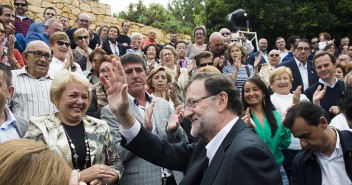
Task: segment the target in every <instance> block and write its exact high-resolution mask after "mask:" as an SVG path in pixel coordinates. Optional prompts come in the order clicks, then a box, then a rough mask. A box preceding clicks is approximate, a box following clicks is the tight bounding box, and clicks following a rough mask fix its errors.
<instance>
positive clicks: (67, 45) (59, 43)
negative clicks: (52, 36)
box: [56, 40, 71, 47]
mask: <svg viewBox="0 0 352 185" xmlns="http://www.w3.org/2000/svg"><path fill="white" fill-rule="evenodd" d="M56 44H57V45H58V46H63V45H66V47H70V45H71V44H70V43H69V42H65V41H62V40H58V41H56Z"/></svg>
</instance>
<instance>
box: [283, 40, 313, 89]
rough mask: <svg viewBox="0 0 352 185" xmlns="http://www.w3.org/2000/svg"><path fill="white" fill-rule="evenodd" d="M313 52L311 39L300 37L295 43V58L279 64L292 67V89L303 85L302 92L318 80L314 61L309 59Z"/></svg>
mask: <svg viewBox="0 0 352 185" xmlns="http://www.w3.org/2000/svg"><path fill="white" fill-rule="evenodd" d="M310 52H311V47H310V43H309V40H307V39H299V40H298V41H297V42H296V43H295V44H294V49H293V56H294V59H292V60H290V61H286V62H283V63H281V64H280V65H279V66H285V67H288V68H290V69H291V71H292V76H293V81H292V88H291V91H293V90H295V89H296V88H297V87H298V86H299V85H301V86H302V87H303V88H302V93H303V92H304V90H306V89H307V88H308V87H309V86H311V85H313V84H315V83H316V82H318V79H319V77H318V75H317V73H316V71H315V69H314V67H313V65H312V62H310V61H308V57H309V55H310Z"/></svg>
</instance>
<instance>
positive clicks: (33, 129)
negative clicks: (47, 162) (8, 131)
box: [23, 119, 46, 144]
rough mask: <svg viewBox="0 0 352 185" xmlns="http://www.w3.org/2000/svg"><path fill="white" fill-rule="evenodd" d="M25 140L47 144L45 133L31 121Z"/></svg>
mask: <svg viewBox="0 0 352 185" xmlns="http://www.w3.org/2000/svg"><path fill="white" fill-rule="evenodd" d="M23 138H24V139H31V140H34V141H39V142H43V143H44V144H46V142H45V140H44V135H43V132H42V131H41V130H40V129H39V127H38V126H37V125H36V124H34V123H33V121H32V120H31V119H29V125H28V130H27V132H26V134H25V135H24V137H23Z"/></svg>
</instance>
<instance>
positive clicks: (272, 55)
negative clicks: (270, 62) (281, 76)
mask: <svg viewBox="0 0 352 185" xmlns="http://www.w3.org/2000/svg"><path fill="white" fill-rule="evenodd" d="M269 56H270V57H279V56H280V55H279V54H271V55H269Z"/></svg>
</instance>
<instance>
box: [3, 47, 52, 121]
mask: <svg viewBox="0 0 352 185" xmlns="http://www.w3.org/2000/svg"><path fill="white" fill-rule="evenodd" d="M22 56H23V59H24V61H25V62H26V64H27V65H26V66H25V67H23V68H22V69H19V70H12V79H13V80H12V81H13V86H14V88H15V92H14V94H13V96H12V98H11V100H10V102H9V104H10V109H11V111H12V112H13V114H14V115H17V116H19V117H22V118H24V119H25V120H27V121H28V120H29V118H30V117H31V116H38V115H42V114H47V113H52V112H55V111H56V108H55V106H54V104H52V103H51V101H50V96H49V89H50V86H51V82H52V78H51V77H50V76H49V75H48V70H49V64H50V62H51V58H52V56H51V50H50V48H49V46H48V45H47V44H46V43H45V42H43V41H32V42H30V43H28V45H27V47H26V49H25V51H24V52H23V54H22Z"/></svg>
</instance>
